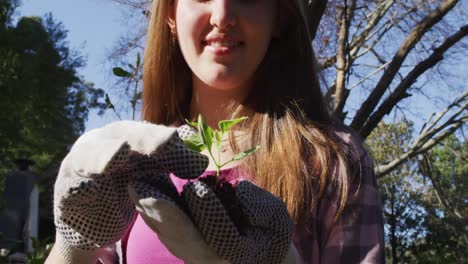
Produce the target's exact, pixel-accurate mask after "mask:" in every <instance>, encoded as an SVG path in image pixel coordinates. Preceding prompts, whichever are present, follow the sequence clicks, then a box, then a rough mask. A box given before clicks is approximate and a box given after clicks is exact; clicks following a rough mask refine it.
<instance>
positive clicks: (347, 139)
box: [328, 124, 374, 183]
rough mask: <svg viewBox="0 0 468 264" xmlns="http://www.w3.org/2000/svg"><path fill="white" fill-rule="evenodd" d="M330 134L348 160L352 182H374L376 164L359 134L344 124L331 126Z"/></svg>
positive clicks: (329, 128)
mask: <svg viewBox="0 0 468 264" xmlns="http://www.w3.org/2000/svg"><path fill="white" fill-rule="evenodd" d="M328 132H329V135H330V137H332V138H333V140H335V142H336V143H337V144H338V146H339V147H340V149H341V151H342V153H343V154H344V156H345V158H346V161H347V166H348V170H349V171H348V173H349V176H350V178H351V179H350V180H351V182H354V183H356V181H358V180H359V182H361V183H366V182H367V181H369V180H374V179H373V175H374V162H373V160H372V158H371V157H370V155H369V153H368V151H367V150H366V147H365V145H364V141H363V140H362V138H361V137H360V136H359V134H358V133H357V132H355V131H354V130H352V129H351V128H350V127H348V126H346V125H343V124H334V125H331V126H329V127H328ZM356 178H359V179H356ZM363 181H364V182H363Z"/></svg>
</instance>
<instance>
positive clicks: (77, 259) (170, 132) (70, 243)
mask: <svg viewBox="0 0 468 264" xmlns="http://www.w3.org/2000/svg"><path fill="white" fill-rule="evenodd" d="M182 133H183V132H182ZM141 160H144V161H145V162H144V164H145V165H146V166H145V167H138V166H137V165H139V164H142V162H141ZM207 164H208V159H207V158H206V157H205V156H203V155H200V154H199V153H196V152H193V151H191V150H189V149H188V148H186V147H185V146H184V144H183V142H182V140H181V139H180V137H179V136H178V133H177V130H176V129H175V128H168V127H165V126H160V125H154V124H150V123H145V122H136V121H119V122H115V123H112V124H110V125H107V126H105V127H103V128H100V129H95V130H92V131H90V132H88V133H85V134H84V135H83V136H81V137H80V138H79V139H78V140H77V141H76V142H75V144H74V146H73V147H72V149H71V150H70V152H69V153H68V155H67V156H66V157H65V159H64V160H63V162H62V164H61V167H60V170H59V174H58V177H57V180H56V183H55V190H54V221H55V225H56V230H57V234H56V236H57V238H56V244H57V247H58V248H59V252H60V253H61V255H62V256H63V257H64V258H65V259H66V260H67V261H68V262H73V263H91V262H92V261H94V260H95V258H96V252H97V249H98V248H102V247H105V246H107V245H111V244H113V243H115V242H116V241H118V240H120V239H121V238H122V236H123V235H124V234H125V232H126V231H127V229H128V228H129V227H130V225H131V223H132V221H133V219H134V217H135V216H136V211H135V207H134V205H133V203H132V201H131V200H130V197H129V195H128V190H127V185H128V183H129V182H131V181H135V179H134V178H132V177H133V176H134V175H139V177H145V175H152V174H151V173H153V172H154V171H171V172H173V173H174V174H176V175H178V176H179V177H181V178H195V177H197V176H198V175H199V174H201V173H202V172H203V171H204V170H205V168H206V166H207ZM135 172H140V173H138V174H136V173H135ZM149 172H151V173H149Z"/></svg>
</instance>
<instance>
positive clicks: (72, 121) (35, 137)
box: [0, 1, 104, 191]
mask: <svg viewBox="0 0 468 264" xmlns="http://www.w3.org/2000/svg"><path fill="white" fill-rule="evenodd" d="M17 4H18V2H17V1H1V3H0V16H1V17H0V22H1V24H0V92H1V96H0V100H1V103H0V120H2V125H1V127H0V145H1V146H2V148H0V157H2V158H1V159H0V182H1V181H2V179H3V177H4V176H5V174H6V172H7V171H9V170H11V169H12V168H13V163H12V162H11V161H12V160H13V159H16V158H20V157H28V158H32V159H34V160H35V161H36V164H37V166H36V167H35V172H36V173H37V174H39V175H41V172H42V171H43V170H45V169H46V168H48V167H51V166H55V165H56V164H58V163H59V162H60V160H61V159H62V158H63V156H64V155H65V153H66V151H67V150H68V148H69V146H70V145H71V144H72V143H73V142H74V141H75V140H76V138H77V137H78V135H80V134H81V133H82V132H83V131H84V123H85V121H86V119H87V116H88V109H89V108H92V107H98V108H102V107H104V104H103V103H101V102H100V101H99V98H100V97H102V96H103V94H104V92H103V90H101V89H96V88H94V87H93V85H92V84H90V83H86V82H85V81H84V80H83V79H82V78H81V77H80V76H79V75H78V73H77V70H78V69H79V68H80V67H82V66H83V65H84V60H83V59H82V57H81V56H80V55H79V54H78V53H76V52H74V51H72V50H70V49H69V47H68V43H67V41H66V37H67V31H66V30H65V29H64V28H63V25H62V24H61V23H59V22H57V21H55V20H54V19H53V18H52V15H50V14H49V15H46V16H45V17H44V18H39V17H22V18H21V19H19V21H18V22H17V24H16V25H12V19H11V16H12V14H13V13H14V9H15V7H16V6H17ZM0 185H1V184H0ZM0 191H1V188H0Z"/></svg>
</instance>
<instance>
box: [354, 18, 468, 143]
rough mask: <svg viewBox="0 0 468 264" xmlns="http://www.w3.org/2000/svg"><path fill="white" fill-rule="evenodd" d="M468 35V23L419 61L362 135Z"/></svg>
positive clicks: (368, 133)
mask: <svg viewBox="0 0 468 264" xmlns="http://www.w3.org/2000/svg"><path fill="white" fill-rule="evenodd" d="M467 35H468V25H465V26H463V27H462V28H460V30H459V31H457V32H456V33H455V34H453V35H452V36H450V37H449V38H448V39H446V40H445V41H444V43H443V44H442V45H440V46H439V47H437V48H436V49H434V52H432V54H431V55H430V56H429V57H428V58H427V59H425V60H423V61H422V62H420V63H418V65H417V66H416V67H414V69H413V70H412V71H411V72H410V73H409V74H408V75H407V76H406V77H405V78H404V79H403V80H402V81H401V82H400V84H399V85H398V86H397V87H396V88H395V91H393V92H392V93H391V94H390V96H389V97H388V98H387V99H386V100H385V101H384V102H383V103H382V104H381V105H380V106H379V108H378V109H377V111H376V112H374V113H373V114H372V115H371V116H370V117H369V118H368V119H367V121H366V122H365V124H364V125H363V127H362V128H361V133H360V134H361V136H362V137H363V138H367V137H368V136H369V135H370V133H371V132H372V130H373V129H374V128H375V127H376V126H377V125H378V124H379V122H380V121H381V120H382V118H383V117H384V116H385V115H386V114H388V113H390V111H391V110H392V109H393V108H394V107H395V106H396V105H397V104H398V103H399V102H400V101H401V100H403V99H404V98H407V97H409V96H410V94H408V93H407V91H408V90H409V89H410V87H411V85H412V84H413V83H415V82H416V81H417V79H418V78H419V77H420V76H421V75H422V74H423V73H425V72H426V71H427V70H428V69H430V68H432V67H433V66H435V65H436V64H437V63H438V62H440V61H441V60H443V59H444V53H445V52H446V51H447V50H448V49H449V48H451V47H452V46H453V45H455V44H456V43H457V42H458V41H459V40H461V39H462V38H464V37H466V36H467Z"/></svg>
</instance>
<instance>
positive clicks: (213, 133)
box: [184, 115, 260, 176]
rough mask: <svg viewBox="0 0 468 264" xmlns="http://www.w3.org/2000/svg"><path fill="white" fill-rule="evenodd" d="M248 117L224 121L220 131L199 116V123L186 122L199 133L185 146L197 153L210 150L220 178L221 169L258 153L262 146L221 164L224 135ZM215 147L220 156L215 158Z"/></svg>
mask: <svg viewBox="0 0 468 264" xmlns="http://www.w3.org/2000/svg"><path fill="white" fill-rule="evenodd" d="M246 119H247V117H241V118H237V119H232V120H222V121H220V122H219V123H218V127H219V130H215V129H213V128H212V127H210V126H208V125H207V124H206V122H205V119H204V118H203V117H202V115H199V116H198V122H190V121H188V120H186V122H187V123H188V124H189V125H191V126H193V127H195V128H197V129H198V133H195V134H193V135H191V136H190V137H189V138H187V139H186V140H185V141H184V142H185V145H187V146H188V147H189V148H190V149H192V150H194V151H197V152H202V151H203V150H205V149H206V150H208V154H209V155H210V157H211V158H212V160H213V162H214V163H215V166H216V176H219V175H220V173H221V169H222V168H223V167H224V166H226V165H228V164H229V163H231V162H234V161H238V160H241V159H243V158H245V157H247V156H249V155H251V154H252V153H254V152H255V151H257V150H258V149H259V148H260V146H255V147H253V148H250V149H248V150H245V151H243V152H241V153H238V154H236V155H235V156H234V157H232V158H231V159H230V160H228V161H226V162H224V163H221V144H222V139H223V137H224V135H225V134H226V133H227V132H229V130H230V129H231V128H232V127H233V126H234V125H236V124H238V123H240V122H242V121H244V120H246ZM213 145H214V146H215V148H216V150H217V153H218V156H217V157H215V155H213V152H212V148H213Z"/></svg>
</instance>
